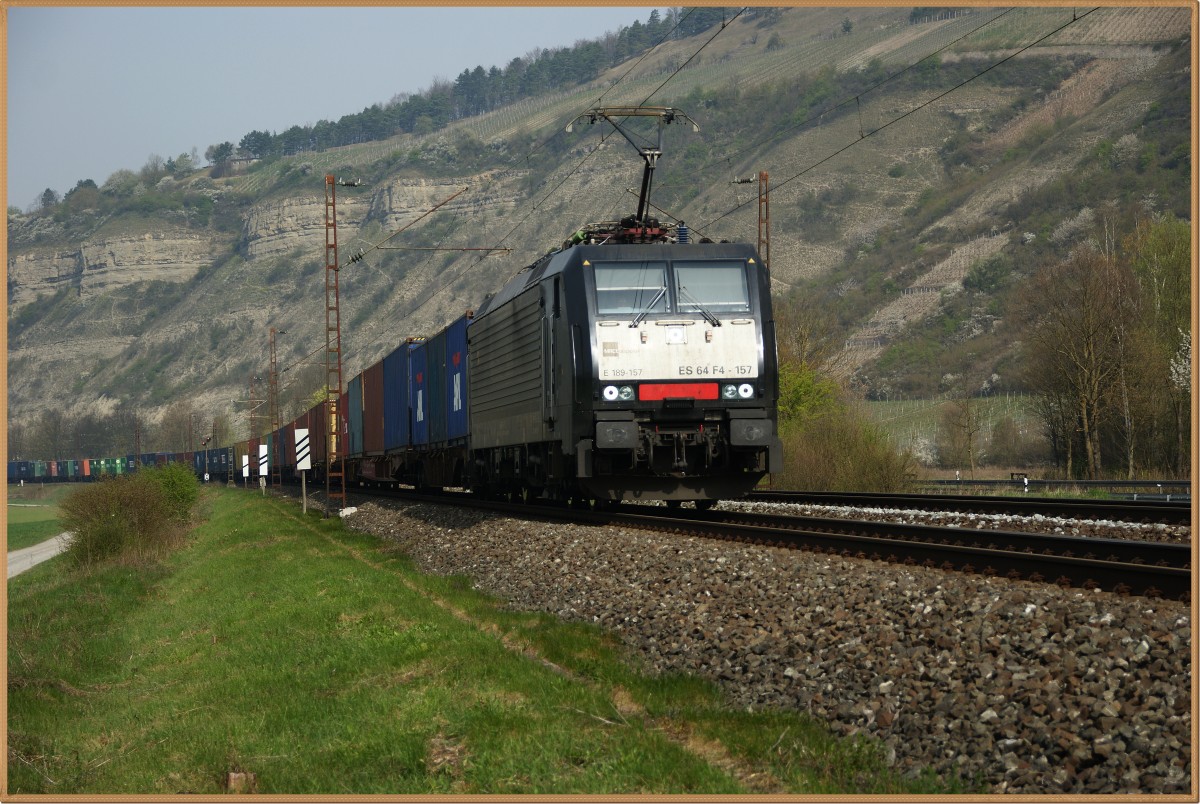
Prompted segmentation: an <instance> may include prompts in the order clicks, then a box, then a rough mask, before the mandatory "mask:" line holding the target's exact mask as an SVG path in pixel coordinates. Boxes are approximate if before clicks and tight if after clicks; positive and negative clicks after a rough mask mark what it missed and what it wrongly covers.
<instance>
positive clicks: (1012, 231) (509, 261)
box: [8, 7, 1195, 437]
mask: <svg viewBox="0 0 1200 804" xmlns="http://www.w3.org/2000/svg"><path fill="white" fill-rule="evenodd" d="M767 11H771V13H766V12H767ZM911 12H912V9H909V8H887V9H871V8H853V9H845V8H843V9H837V8H832V9H816V8H800V9H782V10H763V9H759V10H758V11H757V12H756V13H754V14H753V15H751V14H746V15H743V16H741V17H738V18H737V19H735V20H734V21H733V22H731V23H730V24H728V25H727V26H725V27H724V28H723V29H722V28H720V27H717V28H712V29H709V30H707V31H704V32H702V33H700V34H698V35H696V36H692V37H689V38H686V39H681V40H675V41H669V42H667V43H664V44H663V45H661V46H660V47H658V48H657V49H655V50H654V51H652V52H651V53H650V54H649V55H648V56H646V57H644V58H641V59H640V60H637V59H635V60H632V61H631V62H630V63H627V64H624V65H621V66H619V67H617V68H615V69H613V70H611V71H609V73H607V74H605V75H604V76H602V77H601V79H600V80H598V81H595V82H592V83H589V84H587V85H583V86H579V87H577V88H576V89H574V90H571V91H560V92H556V93H553V94H546V95H540V96H536V97H533V98H528V99H525V100H523V101H520V102H518V103H515V104H512V105H510V106H506V107H503V108H500V109H497V110H495V111H492V112H489V113H487V114H484V115H480V116H477V117H468V118H465V119H462V120H459V121H457V122H455V123H452V124H451V125H450V126H448V127H447V128H445V129H442V130H438V131H434V132H432V133H426V134H422V135H416V134H400V135H397V136H394V137H392V138H390V139H387V140H380V141H374V142H366V143H361V144H357V145H349V146H343V147H338V148H330V149H327V150H324V151H319V152H318V151H314V152H304V153H299V154H296V155H294V156H286V157H282V158H278V159H271V160H263V161H261V162H257V163H253V164H250V165H248V166H245V167H244V168H243V169H242V170H241V171H240V172H235V173H233V174H232V175H228V176H221V177H214V176H213V175H212V173H213V171H211V170H208V169H202V170H196V171H192V172H190V173H189V174H187V175H183V176H179V177H176V178H169V177H168V178H165V179H163V180H162V181H160V182H159V183H158V184H157V185H156V186H155V187H153V188H142V194H141V195H140V196H138V198H140V202H139V203H138V204H136V205H132V204H131V205H126V206H125V207H124V208H122V211H120V212H119V213H113V214H108V213H100V212H99V211H98V208H90V209H89V208H81V209H71V210H69V211H62V210H60V214H58V215H53V216H51V215H46V214H36V215H21V216H10V217H9V219H8V249H9V261H8V289H9V300H8V305H9V306H8V319H9V330H8V335H9V355H8V359H9V386H8V387H9V396H8V405H9V417H10V420H16V421H30V420H32V419H33V418H34V417H35V416H37V415H38V414H39V413H40V412H41V411H43V410H45V409H47V408H50V407H57V408H61V407H63V406H66V408H67V409H68V410H70V411H73V412H79V413H84V412H87V413H101V414H107V413H110V412H112V411H113V410H114V409H116V408H117V407H118V406H120V405H124V406H129V407H133V408H136V409H137V410H139V411H140V412H141V414H142V415H143V416H145V419H146V420H147V421H150V422H154V421H157V420H158V419H160V418H161V416H162V415H163V412H164V411H165V410H166V408H167V407H168V406H169V405H170V404H171V403H172V402H173V401H175V400H177V399H180V398H183V397H191V398H192V399H193V401H194V405H195V408H196V412H197V413H198V414H200V418H201V419H204V420H211V419H212V418H213V417H215V416H219V415H225V416H232V415H233V414H234V406H233V404H232V402H231V400H234V399H245V398H246V395H247V382H248V381H249V379H250V378H251V377H252V376H255V375H260V376H264V377H265V376H266V372H267V367H268V354H267V349H268V330H269V328H271V327H275V328H276V329H278V330H286V333H287V334H286V335H282V336H280V340H279V353H278V364H279V366H280V368H287V369H288V370H289V372H290V373H285V374H284V379H283V382H282V386H283V400H284V403H285V405H286V406H287V409H286V410H285V416H288V417H290V416H291V415H293V414H294V413H295V412H297V411H298V410H299V409H301V406H302V405H303V404H304V402H303V400H305V399H307V398H308V397H310V396H311V394H312V393H313V391H315V390H316V388H317V386H318V385H319V383H320V382H321V381H322V373H321V372H320V371H319V369H317V368H316V367H314V366H312V365H311V363H312V360H313V359H314V358H313V357H312V356H311V355H313V354H314V353H318V352H319V350H320V349H321V348H322V347H323V346H324V341H323V338H324V334H323V327H324V319H323V314H322V304H323V300H324V276H323V274H324V271H323V265H324V231H325V227H324V212H325V210H324V179H323V177H324V176H325V175H326V174H327V173H333V174H335V175H337V176H338V177H340V178H344V179H361V180H362V181H363V182H364V186H362V187H358V188H350V187H346V188H339V190H338V196H337V213H338V236H339V244H340V246H341V254H342V259H343V261H345V259H346V258H347V257H348V256H349V254H351V253H352V251H353V250H357V249H358V248H360V247H361V248H368V249H369V248H371V247H372V246H374V245H376V244H379V243H381V242H382V241H384V240H387V239H388V238H389V237H390V236H391V235H393V234H394V233H395V232H396V231H397V230H398V229H400V228H401V227H404V226H407V225H409V224H413V222H414V221H415V220H416V219H417V218H418V217H419V216H421V215H423V214H424V213H425V212H426V211H428V210H429V209H430V208H431V207H433V206H434V205H435V204H437V203H439V202H441V201H442V200H444V199H445V198H447V197H449V196H451V195H452V194H454V193H456V192H458V191H459V190H462V189H463V188H469V189H467V190H466V191H465V192H463V193H462V194H461V195H458V196H457V197H456V198H455V199H454V200H453V201H451V202H450V203H448V204H447V205H446V206H444V207H442V208H441V209H440V210H439V211H438V212H437V213H436V214H434V215H431V216H429V217H427V218H425V219H423V220H421V221H419V222H417V223H415V224H413V225H412V226H411V228H410V229H407V230H406V231H405V232H404V233H403V234H401V235H399V236H397V237H394V238H392V239H390V240H388V241H387V245H388V246H389V247H396V248H388V249H379V250H373V251H370V253H369V254H368V255H367V257H366V258H365V259H364V260H363V261H362V262H360V263H357V264H355V265H353V266H351V267H350V268H348V269H346V270H345V271H343V272H342V276H341V299H342V321H343V327H344V333H343V338H344V341H343V343H344V352H345V366H346V376H347V378H348V377H350V376H352V375H353V374H354V373H356V372H357V371H359V370H361V369H362V368H363V367H364V366H366V365H369V364H370V363H372V362H374V361H376V360H378V359H379V358H380V357H381V356H382V355H383V354H385V353H386V352H388V351H390V350H391V349H392V348H394V346H395V345H396V343H397V342H398V341H399V340H401V339H402V338H403V337H405V336H408V335H422V334H425V333H428V332H430V331H432V330H433V329H434V328H436V327H437V326H439V325H441V324H442V323H444V322H446V321H447V320H449V319H450V318H452V317H454V316H457V315H459V314H461V313H462V311H464V310H466V309H469V308H473V307H475V306H477V305H478V304H479V302H480V301H481V300H482V298H483V297H484V296H485V295H486V294H487V293H489V292H493V291H495V290H496V289H497V288H499V287H500V286H501V284H502V283H503V282H504V281H505V280H506V279H507V278H508V277H510V276H512V275H513V274H514V273H516V272H517V271H518V270H520V268H521V267H522V266H525V265H527V264H529V263H530V262H531V261H532V260H533V259H535V258H536V257H538V256H540V255H541V254H543V253H545V252H546V251H548V250H550V249H552V248H554V247H555V246H556V245H557V244H559V243H561V242H562V240H563V238H564V237H565V236H567V235H568V234H569V233H570V232H571V231H573V230H574V229H575V228H577V227H578V225H579V224H580V223H583V222H587V221H590V220H596V219H604V218H611V217H614V216H617V215H620V214H625V213H627V212H628V211H630V210H631V209H632V207H633V206H634V204H635V203H636V201H635V198H634V196H632V195H631V194H630V192H629V190H630V188H635V187H636V186H637V184H638V181H639V177H640V172H641V163H640V160H639V159H638V158H637V155H636V153H634V151H633V149H632V148H631V147H630V146H629V144H628V143H627V142H625V141H624V140H622V139H621V138H619V137H616V136H612V135H611V132H609V131H604V130H602V129H601V127H599V126H596V127H591V126H588V125H580V126H576V127H575V130H574V132H573V133H570V134H568V133H565V132H564V131H563V129H564V127H565V125H566V124H567V123H568V122H569V121H570V120H571V119H572V118H574V117H576V116H577V115H579V114H580V113H581V112H583V111H584V110H586V109H587V108H589V107H591V106H594V105H598V104H604V105H615V104H623V103H638V102H643V101H645V102H648V103H652V104H656V105H674V106H678V107H679V108H682V109H683V110H684V111H685V112H687V113H688V114H689V115H690V116H691V117H692V118H694V119H695V120H696V121H697V122H698V123H699V125H700V129H701V130H700V133H698V134H694V133H692V132H691V130H690V129H689V128H687V127H685V126H673V127H670V128H669V129H668V130H667V132H666V136H665V149H664V150H665V155H664V157H663V159H662V160H661V161H660V163H659V168H658V172H657V174H656V179H655V193H654V196H653V198H652V201H653V202H654V204H655V205H656V206H657V207H658V208H659V209H660V210H662V212H661V213H660V214H662V215H664V216H671V217H674V218H676V219H682V220H685V221H687V223H688V224H689V225H690V226H691V227H692V228H693V229H695V230H697V231H700V232H702V233H703V234H706V235H708V236H710V237H713V238H714V239H720V238H727V239H731V240H738V241H745V242H755V240H756V238H757V214H758V204H757V203H756V198H755V194H756V185H755V184H735V183H733V180H734V179H737V178H744V177H750V176H754V175H756V174H757V173H758V172H759V171H766V172H768V173H769V175H770V186H771V192H770V215H771V228H770V236H771V242H770V256H771V269H772V275H773V278H774V280H775V282H776V288H777V293H778V295H779V296H780V298H785V297H787V296H788V295H789V294H795V295H798V296H799V297H802V298H805V299H809V300H812V301H813V302H814V303H817V304H819V305H820V306H822V307H823V308H824V310H825V312H826V314H827V318H825V319H824V324H825V328H824V330H823V332H822V340H823V342H824V344H825V346H824V348H825V350H826V352H827V353H828V356H829V360H830V365H833V366H835V367H836V370H837V371H838V373H840V374H841V375H842V376H843V377H845V378H846V379H847V380H848V381H850V382H851V383H853V384H854V386H855V387H857V388H858V389H859V390H860V391H861V392H862V393H863V394H864V395H868V396H878V395H881V394H882V393H883V391H884V390H885V389H888V390H890V389H903V390H904V391H905V393H906V395H920V394H922V393H931V392H936V391H937V387H936V385H937V382H936V379H930V378H931V377H934V378H936V377H939V376H942V375H944V374H946V373H953V372H964V371H968V370H969V371H971V372H974V373H978V374H980V375H981V376H985V377H987V376H992V375H995V376H997V377H999V378H1000V379H999V380H998V381H997V382H998V383H999V384H1000V385H1001V386H1003V387H1009V388H1011V387H1012V386H1011V384H1009V385H1005V382H1006V380H1007V376H1008V371H1007V368H1006V365H1007V364H1006V361H1008V360H1010V359H1011V348H1012V344H1013V342H1014V341H1015V340H1016V339H1017V338H1018V337H1019V333H1013V332H1008V331H1006V330H1005V329H1004V327H1003V320H1004V314H1003V310H1004V309H1005V305H1006V304H1008V303H1009V301H1008V296H1006V295H1005V294H1006V293H1010V292H1011V287H1012V284H1013V283H1008V284H1005V283H996V285H995V286H994V287H992V288H990V289H985V292H983V293H982V294H976V295H974V296H972V297H971V301H970V304H969V305H967V306H966V307H965V309H953V310H951V316H952V318H954V320H953V322H952V323H951V324H949V325H947V324H946V323H945V321H944V319H945V317H946V315H947V309H948V307H947V305H949V306H950V307H951V308H953V306H954V304H955V303H956V302H955V301H954V300H955V298H958V297H960V296H961V293H960V291H961V290H962V287H963V282H964V278H965V277H967V275H968V273H969V272H970V271H972V269H978V266H980V265H982V264H984V263H987V262H988V261H989V260H994V259H1000V260H1002V261H1004V264H1005V265H1006V266H1008V268H1007V270H1008V271H1010V272H1012V271H1014V270H1015V271H1016V272H1017V274H1014V275H1018V274H1019V271H1020V269H1021V267H1022V266H1023V267H1025V268H1028V266H1030V265H1032V264H1033V263H1035V262H1037V261H1039V260H1044V259H1047V258H1048V257H1049V256H1050V255H1053V254H1054V253H1058V252H1060V251H1064V250H1065V249H1067V248H1069V247H1070V245H1071V243H1072V242H1074V241H1076V240H1078V239H1080V238H1083V237H1087V236H1090V234H1091V229H1090V228H1089V226H1088V224H1089V223H1094V222H1095V221H1096V219H1097V215H1098V214H1099V215H1100V217H1103V215H1104V214H1106V213H1105V212H1104V211H1105V210H1111V215H1112V216H1113V217H1114V218H1116V217H1120V216H1126V217H1127V216H1128V215H1129V214H1131V213H1130V210H1132V209H1136V208H1141V209H1145V210H1153V211H1155V212H1167V213H1172V214H1174V215H1176V216H1178V217H1188V216H1190V201H1189V199H1190V194H1191V189H1192V188H1191V187H1190V178H1189V177H1190V170H1191V161H1190V160H1191V157H1190V149H1189V148H1188V146H1187V143H1188V137H1189V120H1190V115H1191V113H1192V109H1191V105H1190V104H1191V100H1190V88H1191V86H1192V84H1193V82H1194V81H1195V77H1194V76H1193V75H1192V74H1191V70H1190V58H1189V50H1190V48H1191V47H1192V44H1191V36H1192V35H1193V33H1194V32H1192V31H1191V30H1190V25H1191V17H1190V14H1191V12H1190V11H1189V9H1188V8H1185V7H1177V8H1172V7H1154V8H1138V9H1130V8H1101V9H1099V10H1096V11H1094V12H1091V13H1088V14H1085V13H1084V12H1074V11H1073V10H1071V9H1042V8H1018V9H1010V10H1005V9H983V8H975V9H966V10H959V11H957V12H955V13H953V14H945V13H944V14H942V15H940V17H923V16H917V15H913V14H911ZM1073 15H1075V17H1079V19H1078V20H1077V21H1072V20H1073ZM1059 28H1061V30H1060V31H1058V33H1056V34H1054V35H1052V36H1049V37H1048V38H1043V37H1046V35H1047V34H1049V33H1051V32H1053V31H1055V30H1056V29H1059ZM935 54H936V55H935ZM1009 57H1011V58H1009ZM1005 59H1007V60H1005ZM998 62H999V64H998ZM647 99H648V100H647ZM1181 149H1182V150H1181ZM164 182H165V184H164ZM108 187H109V183H106V184H105V185H104V187H103V188H101V192H102V193H103V192H108V191H109V189H108ZM113 191H114V192H115V191H116V190H113ZM1098 210H1099V211H1100V212H1099V213H1097V211H1098ZM1072 222H1075V223H1074V224H1072ZM482 246H494V247H503V248H506V249H509V251H508V252H506V253H505V252H500V253H496V254H492V255H490V256H481V254H483V253H482V252H477V251H430V250H412V249H413V248H416V247H425V248H429V247H440V248H450V247H458V248H466V247H482ZM931 322H933V323H931ZM934 324H936V325H937V326H942V327H945V326H950V327H952V329H953V330H954V332H956V333H958V334H957V335H956V337H955V339H953V343H954V348H952V349H951V348H948V347H946V346H945V341H944V340H943V341H941V342H939V341H937V340H936V339H931V337H930V335H929V332H928V327H929V326H933V325H934ZM939 343H940V345H939ZM239 410H244V406H243V407H242V408H240V409H239ZM238 415H240V416H241V417H242V418H241V420H240V424H239V428H240V429H239V437H245V422H244V413H239V414H238Z"/></svg>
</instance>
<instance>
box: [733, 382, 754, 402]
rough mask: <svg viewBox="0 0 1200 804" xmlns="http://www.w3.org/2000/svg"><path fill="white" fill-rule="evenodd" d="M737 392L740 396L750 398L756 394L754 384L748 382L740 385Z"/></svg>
mask: <svg viewBox="0 0 1200 804" xmlns="http://www.w3.org/2000/svg"><path fill="white" fill-rule="evenodd" d="M737 392H738V396H740V397H741V398H742V399H749V398H750V397H752V396H754V386H753V385H751V384H750V383H748V382H744V383H742V384H741V385H739V386H738V389H737Z"/></svg>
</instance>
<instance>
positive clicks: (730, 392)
mask: <svg viewBox="0 0 1200 804" xmlns="http://www.w3.org/2000/svg"><path fill="white" fill-rule="evenodd" d="M737 396H738V389H737V386H736V385H722V386H721V398H722V399H737Z"/></svg>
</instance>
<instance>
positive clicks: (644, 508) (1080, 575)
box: [360, 490, 1192, 600]
mask: <svg viewBox="0 0 1200 804" xmlns="http://www.w3.org/2000/svg"><path fill="white" fill-rule="evenodd" d="M360 491H362V490H360ZM376 493H379V494H382V495H385V496H389V497H395V498H399V499H406V500H413V501H424V502H435V503H443V504H445V503H451V504H454V505H469V506H471V507H477V508H483V509H486V510H490V511H495V512H496V513H502V514H506V515H509V516H513V517H516V518H530V517H532V518H536V519H542V520H555V521H568V522H577V523H582V524H591V525H618V526H623V527H630V528H642V529H649V530H656V531H662V532H673V533H680V534H692V535H701V536H705V537H709V538H720V539H727V540H730V541H735V542H740V543H749V544H755V545H762V546H775V547H788V548H793V549H801V550H811V551H814V552H820V553H826V554H833V555H840V556H845V557H855V558H865V559H871V560H878V561H888V562H891V563H898V564H906V565H918V566H924V567H931V568H939V569H943V570H947V571H956V572H965V573H978V574H982V575H988V576H998V577H1005V578H1010V579H1012V580H1027V581H1032V582H1036V583H1054V584H1058V585H1060V586H1063V587H1077V588H1082V589H1101V590H1104V591H1109V592H1115V593H1118V594H1131V595H1142V596H1146V597H1150V598H1167V599H1172V600H1190V598H1191V588H1192V580H1191V547H1190V545H1182V544H1169V543H1161V542H1146V541H1140V540H1129V539H1098V538H1091V537H1087V538H1084V537H1078V536H1061V535H1047V534H1032V533H1021V532H1016V531H998V530H983V531H980V530H975V529H969V528H959V527H946V526H935V525H914V524H898V523H888V522H876V521H861V520H847V519H823V518H819V517H797V516H784V515H774V514H760V513H745V512H731V511H719V510H718V511H696V510H687V509H678V508H668V507H666V506H651V505H617V506H610V507H603V508H599V509H596V510H580V509H571V508H564V507H557V506H552V505H539V504H526V503H511V502H500V501H491V500H480V499H478V498H476V497H474V496H473V495H470V494H466V493H443V494H440V495H417V494H412V493H409V492H394V491H393V492H376Z"/></svg>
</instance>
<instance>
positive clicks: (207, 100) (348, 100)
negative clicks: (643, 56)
mask: <svg viewBox="0 0 1200 804" xmlns="http://www.w3.org/2000/svg"><path fill="white" fill-rule="evenodd" d="M651 8H652V6H645V7H634V6H629V7H609V8H594V7H593V8H589V7H491V8H487V7H484V8H480V7H441V8H426V7H394V8H281V7H273V8H216V7H204V8H181V7H173V8H115V7H114V8H80V7H74V8H70V7H68V8H13V7H11V6H10V7H9V8H8V9H7V13H8V26H7V31H6V32H5V33H6V35H7V38H8V64H7V81H8V205H9V206H17V207H20V208H21V209H27V208H28V207H29V206H30V205H31V204H33V202H34V201H35V199H37V198H38V197H39V196H40V195H41V194H42V192H43V191H44V190H45V189H46V188H47V187H49V188H50V189H53V190H54V191H56V192H57V193H58V194H59V195H60V196H61V195H63V194H65V193H66V192H67V191H68V190H70V189H72V188H73V187H74V186H75V184H76V182H78V181H79V180H80V179H92V180H94V181H95V182H96V183H97V184H103V183H104V181H105V180H106V179H107V178H108V177H109V176H110V175H112V174H113V173H114V172H116V171H117V170H119V169H121V168H127V169H130V170H138V169H140V168H141V167H142V165H144V164H145V163H146V160H147V158H148V157H149V156H150V155H151V154H157V155H159V156H161V157H162V158H163V159H166V158H169V157H175V156H178V155H179V154H181V153H190V152H191V150H192V148H193V147H195V148H196V150H197V151H198V152H199V154H200V158H201V161H202V162H203V159H204V151H205V149H207V148H208V146H210V145H213V144H216V143H220V142H224V141H226V140H228V141H230V142H233V143H234V145H236V144H237V143H238V141H239V140H240V139H241V138H242V136H243V135H244V134H246V133H248V132H250V131H252V130H264V131H272V132H279V131H283V130H285V129H287V128H289V127H290V126H293V125H306V124H310V123H316V122H317V121H318V120H321V119H325V120H337V119H338V118H339V117H341V116H342V115H346V114H351V113H354V112H360V111H362V110H363V109H364V108H366V107H367V106H370V105H371V104H373V103H382V102H387V101H388V100H390V99H391V98H392V96H394V95H396V94H398V93H401V92H410V93H411V92H417V91H420V90H423V89H426V88H428V87H429V86H430V84H431V83H432V81H433V79H434V78H435V77H440V78H445V79H449V80H453V79H454V78H455V77H457V76H458V74H459V73H461V72H462V71H463V69H471V68H474V67H475V66H476V65H482V66H483V67H484V68H485V69H487V68H489V67H491V66H493V65H495V66H497V67H500V68H503V67H504V66H505V65H506V64H508V62H509V61H511V60H512V59H513V58H516V57H518V56H524V55H525V54H526V53H528V52H529V51H530V50H532V49H533V48H535V47H559V46H563V45H571V44H574V43H575V42H576V41H577V40H579V39H592V38H596V37H598V36H600V35H602V34H604V33H605V32H607V31H615V30H616V29H618V28H620V27H621V26H625V25H629V24H631V23H632V22H633V21H634V20H641V21H642V22H645V21H646V18H647V17H648V16H649V14H650V9H651Z"/></svg>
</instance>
